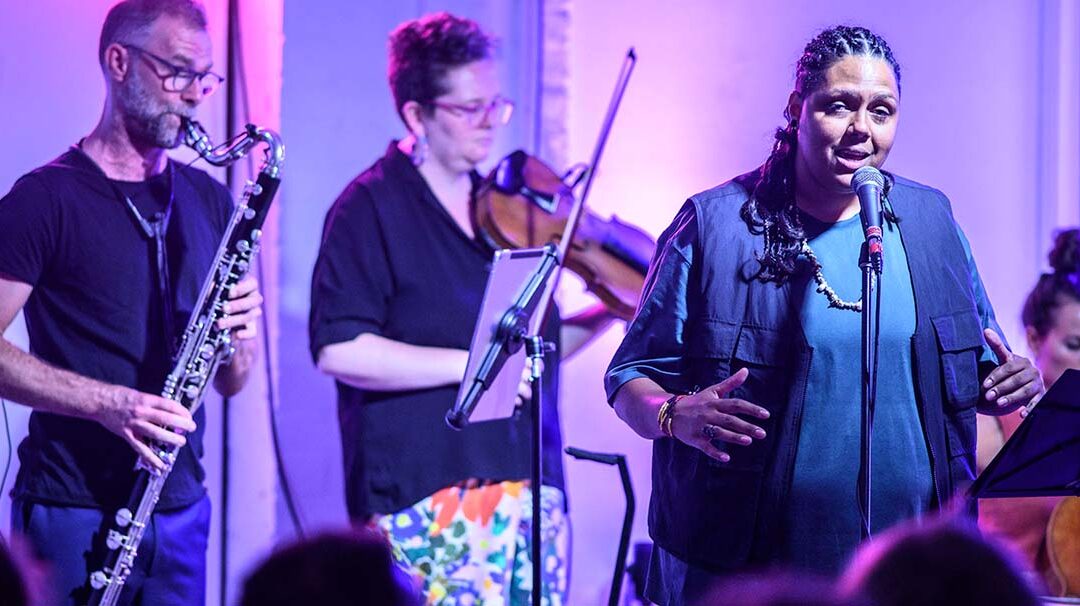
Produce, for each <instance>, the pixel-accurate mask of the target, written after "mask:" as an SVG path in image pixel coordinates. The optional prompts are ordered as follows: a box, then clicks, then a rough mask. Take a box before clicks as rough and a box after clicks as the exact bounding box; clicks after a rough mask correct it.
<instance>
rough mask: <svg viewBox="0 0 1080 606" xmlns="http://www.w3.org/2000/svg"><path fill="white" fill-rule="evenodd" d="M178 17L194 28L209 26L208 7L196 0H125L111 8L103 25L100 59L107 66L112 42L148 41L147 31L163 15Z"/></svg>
mask: <svg viewBox="0 0 1080 606" xmlns="http://www.w3.org/2000/svg"><path fill="white" fill-rule="evenodd" d="M165 16H169V17H177V18H179V19H181V20H183V21H184V22H185V23H187V24H188V25H189V26H191V27H192V28H193V29H197V30H203V31H205V30H206V10H205V9H204V8H203V6H202V4H201V3H200V2H197V1H196V0H124V1H123V2H120V3H118V4H117V5H116V6H114V7H112V8H111V9H110V10H109V14H108V15H106V16H105V23H104V24H103V25H102V26H101V38H100V40H99V41H98V62H100V63H101V66H102V69H104V68H105V49H107V48H109V45H110V44H113V43H121V44H144V43H145V41H146V35H147V32H148V31H149V30H150V26H151V25H153V23H154V21H157V20H158V19H159V18H161V17H165Z"/></svg>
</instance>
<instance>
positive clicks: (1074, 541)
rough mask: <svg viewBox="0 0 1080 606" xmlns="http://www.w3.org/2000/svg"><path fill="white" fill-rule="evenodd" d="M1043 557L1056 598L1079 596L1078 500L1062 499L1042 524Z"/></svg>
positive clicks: (1079, 509) (1079, 515)
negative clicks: (1057, 591) (1056, 587)
mask: <svg viewBox="0 0 1080 606" xmlns="http://www.w3.org/2000/svg"><path fill="white" fill-rule="evenodd" d="M1046 554H1047V556H1048V559H1049V560H1050V566H1051V569H1052V570H1053V572H1054V576H1055V577H1056V578H1057V581H1058V582H1059V583H1060V587H1061V591H1060V595H1062V596H1068V597H1080V497H1066V498H1065V499H1063V500H1062V501H1061V502H1060V503H1058V504H1057V505H1056V506H1055V507H1054V511H1053V513H1051V514H1050V521H1049V522H1048V523H1047V525H1046Z"/></svg>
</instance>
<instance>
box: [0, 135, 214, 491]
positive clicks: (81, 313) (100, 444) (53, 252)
mask: <svg viewBox="0 0 1080 606" xmlns="http://www.w3.org/2000/svg"><path fill="white" fill-rule="evenodd" d="M164 174H165V175H167V176H166V177H163V178H164V179H166V181H164V183H165V185H164V186H163V185H162V183H163V181H161V180H160V179H158V178H155V179H151V180H149V181H148V182H147V183H143V184H139V183H123V182H116V181H111V180H109V179H108V178H107V177H106V176H105V174H104V173H103V172H102V171H101V169H100V168H98V167H97V165H96V164H94V162H93V160H91V159H90V158H89V157H88V156H86V155H85V154H84V153H83V152H82V151H80V150H79V149H77V148H72V149H71V150H69V151H68V152H66V153H65V154H63V155H61V156H60V157H59V158H57V159H56V160H54V161H52V162H50V163H49V164H47V165H45V166H43V167H41V168H38V169H36V170H34V171H32V172H30V173H29V174H27V175H25V176H23V177H22V178H20V179H19V180H18V181H17V182H16V183H15V185H14V187H12V189H11V192H10V193H8V194H7V195H6V196H5V197H4V198H3V199H2V200H0V234H3V236H2V237H0V274H4V275H6V276H8V277H11V278H14V279H16V280H19V281H21V282H25V283H27V284H30V285H31V286H33V292H32V293H31V295H30V298H29V300H28V301H27V303H26V306H25V308H24V313H25V317H26V324H27V329H28V333H29V336H30V350H31V352H32V353H33V354H34V355H35V356H37V357H39V358H41V359H42V360H44V361H46V362H48V363H50V364H52V365H54V366H57V367H59V368H63V369H67V370H71V371H73V372H76V373H78V374H80V375H83V376H86V377H90V378H93V379H97V380H100V381H103V382H106V383H112V384H117V385H124V386H127V387H131V388H134V389H138V390H140V391H144V392H149V393H154V394H157V393H160V392H161V389H162V387H163V385H164V378H165V375H166V374H167V373H168V370H169V367H170V365H171V351H172V348H173V347H174V346H175V339H176V337H177V336H178V335H179V334H180V331H181V330H182V329H183V327H184V325H185V324H186V322H187V319H188V316H189V315H190V314H191V311H192V309H193V307H194V305H195V300H196V298H197V297H198V294H199V288H200V287H201V285H202V282H203V280H204V278H205V276H206V274H207V272H208V271H209V269H210V263H211V261H212V260H213V258H214V254H215V253H216V252H217V247H218V244H219V242H220V240H221V237H222V235H223V234H224V232H225V228H226V225H227V222H228V218H229V215H230V213H231V209H232V201H231V196H230V195H229V193H228V191H227V190H226V189H225V188H224V187H223V186H221V185H220V184H218V183H217V182H215V181H214V180H213V179H211V178H210V177H209V176H208V175H207V174H206V173H205V172H203V171H201V170H198V169H194V168H190V167H187V166H183V165H179V164H176V163H174V162H171V161H170V167H169V169H168V170H166V171H165V173H164ZM168 180H171V181H172V184H171V190H172V191H171V192H168V191H167V190H168ZM163 187H164V188H165V189H163ZM163 191H165V192H167V194H168V195H171V197H172V198H173V199H175V204H173V205H172V209H171V217H170V219H169V222H168V231H167V232H166V234H165V243H166V247H167V249H168V255H167V258H168V270H169V271H168V273H167V275H168V276H169V284H168V289H167V290H169V291H171V293H172V297H173V300H171V301H169V302H168V303H169V305H168V306H166V305H165V303H166V302H165V301H162V300H161V297H160V293H159V291H160V290H161V288H160V287H159V283H158V268H157V266H156V265H157V251H156V246H155V242H154V240H153V239H152V238H148V237H147V236H146V234H145V233H144V231H143V229H142V227H141V226H140V225H139V222H138V221H137V219H136V218H135V217H134V216H133V213H132V212H131V210H130V209H129V208H128V205H127V204H126V202H125V201H124V200H123V199H122V197H121V195H127V196H129V197H131V198H132V201H133V203H134V204H135V205H136V207H141V208H140V214H141V215H143V216H144V217H146V218H147V219H148V220H149V219H150V218H151V217H152V216H153V215H154V213H155V212H158V211H164V210H165V209H166V208H167V207H168V206H169V204H168V195H165V194H163ZM169 307H171V309H172V314H171V316H172V317H171V321H170V322H167V321H166V320H165V319H164V315H165V310H166V309H168V308H169ZM166 324H168V325H166ZM166 335H170V336H166ZM204 416H205V415H204V413H203V411H202V410H200V411H198V412H197V413H196V414H195V422H196V423H197V424H198V426H199V429H198V430H197V431H196V432H194V433H192V434H190V435H188V436H187V440H188V442H187V445H186V446H185V447H184V448H183V449H181V451H180V454H179V456H178V459H177V462H176V465H175V467H174V468H173V471H172V473H171V474H170V476H169V478H168V480H167V481H166V483H165V488H164V490H163V492H162V495H161V501H160V502H159V503H158V509H159V510H167V509H173V508H178V507H183V506H187V505H191V504H192V503H195V502H196V501H198V500H199V499H200V498H201V497H202V496H203V494H204V493H205V489H204V488H203V486H202V480H203V475H204V474H203V470H202V467H201V466H200V465H199V462H198V458H199V457H200V456H201V455H202V435H203V425H204ZM19 460H20V462H21V467H20V469H19V474H18V477H17V478H16V480H15V487H14V489H13V491H12V494H13V495H14V496H16V497H21V498H24V499H26V500H29V501H40V502H47V503H53V504H58V505H70V506H78V507H95V508H112V507H115V506H117V505H118V504H120V503H121V502H123V501H125V500H126V499H127V497H128V495H129V493H130V491H131V481H132V479H133V478H134V474H133V473H132V470H133V469H134V465H135V460H136V455H135V453H134V451H133V450H132V449H131V447H130V446H129V445H128V444H127V443H126V442H124V441H123V440H122V439H121V438H120V437H118V436H116V435H114V434H112V433H111V432H109V431H108V430H106V429H105V428H104V427H103V426H101V425H100V424H98V423H96V422H94V421H89V420H84V419H77V418H74V417H69V416H63V415H54V414H49V413H43V412H38V411H35V412H33V413H32V414H31V416H30V433H29V435H28V436H27V438H26V439H25V440H24V441H23V442H22V444H21V445H20V446H19Z"/></svg>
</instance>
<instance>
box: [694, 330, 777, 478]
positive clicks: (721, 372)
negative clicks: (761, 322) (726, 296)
mask: <svg viewBox="0 0 1080 606" xmlns="http://www.w3.org/2000/svg"><path fill="white" fill-rule="evenodd" d="M688 345H689V349H690V353H691V356H690V357H691V360H692V366H693V368H694V372H693V375H694V381H695V384H696V385H697V387H698V389H701V388H705V387H709V386H711V385H715V384H716V383H719V382H720V381H723V380H724V379H726V378H728V377H729V376H731V374H732V373H734V372H735V371H737V370H739V369H740V368H746V369H747V370H749V372H750V374H749V376H748V377H747V379H746V381H745V382H744V383H743V384H742V386H740V387H738V388H736V389H734V390H732V391H731V392H730V393H729V394H728V397H729V398H737V399H742V400H746V401H747V402H750V403H751V404H756V405H758V406H762V407H764V408H766V409H768V410H769V412H770V413H772V416H770V417H769V418H768V419H758V418H756V417H747V416H740V418H742V419H743V420H745V421H748V422H750V423H753V424H754V425H757V426H758V427H761V428H762V429H764V430H765V433H766V436H767V437H766V438H765V439H764V440H757V439H755V440H754V441H753V442H752V443H751V444H750V445H749V446H742V445H739V444H731V443H726V442H724V443H722V444H721V449H722V450H724V451H725V452H727V453H728V454H730V455H731V461H730V462H729V463H719V462H717V461H713V460H712V459H709V460H708V464H709V466H710V467H712V468H713V469H715V471H716V473H718V474H720V475H723V474H725V473H730V472H735V471H739V472H745V471H751V472H761V471H762V470H763V469H764V468H765V461H766V459H767V458H768V454H769V452H771V451H772V449H773V448H774V447H775V439H776V437H775V435H774V434H775V433H776V430H775V428H776V422H775V419H777V418H778V417H779V416H780V412H781V411H783V410H784V408H785V406H786V403H787V399H788V391H789V388H790V380H791V372H792V371H791V364H790V361H791V356H792V353H793V352H794V351H795V350H796V348H795V347H792V346H791V345H790V343H789V342H788V340H787V339H785V338H784V337H783V336H782V333H781V332H780V331H778V330H773V329H769V328H765V327H761V326H751V325H746V324H743V325H737V324H731V323H727V322H721V321H711V320H706V321H704V322H702V323H701V324H700V328H699V330H697V331H695V333H694V338H693V339H691V340H689V342H688Z"/></svg>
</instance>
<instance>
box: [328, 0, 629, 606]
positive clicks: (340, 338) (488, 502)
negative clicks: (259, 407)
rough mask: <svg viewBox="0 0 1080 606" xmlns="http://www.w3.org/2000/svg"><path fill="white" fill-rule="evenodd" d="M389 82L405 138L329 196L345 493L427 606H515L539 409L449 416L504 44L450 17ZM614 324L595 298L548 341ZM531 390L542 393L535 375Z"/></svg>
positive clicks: (498, 115)
mask: <svg viewBox="0 0 1080 606" xmlns="http://www.w3.org/2000/svg"><path fill="white" fill-rule="evenodd" d="M389 80H390V88H391V91H392V92H393V97H394V102H395V104H396V107H397V110H398V114H399V115H400V117H401V119H402V121H403V122H404V125H405V127H406V129H407V130H408V135H407V136H406V137H405V138H403V139H402V140H400V141H395V142H392V143H391V144H390V145H389V147H388V148H387V150H386V153H385V155H384V156H383V157H382V158H380V159H379V160H377V161H376V162H375V163H374V164H373V165H372V166H371V167H370V168H369V169H367V170H366V171H364V172H363V173H361V174H360V175H359V176H358V177H357V178H356V179H354V180H353V181H352V182H351V183H350V184H349V185H348V186H347V187H346V188H345V191H344V192H343V193H342V194H341V196H340V197H339V198H338V199H337V201H336V202H335V203H334V205H333V207H332V208H331V209H330V211H329V213H328V215H327V218H326V225H325V228H324V232H323V240H322V246H321V249H320V253H319V258H318V261H317V264H316V267H315V273H314V278H313V281H312V305H311V322H310V334H311V350H312V355H313V356H314V358H315V360H316V362H317V364H318V367H319V369H320V370H321V371H323V372H325V373H326V374H328V375H330V376H332V377H334V379H335V380H336V382H337V388H338V410H339V418H340V424H341V435H342V441H343V446H344V448H343V450H344V457H345V476H346V502H347V505H348V511H349V515H350V517H351V518H352V519H353V520H354V522H355V523H358V524H367V523H374V524H376V525H378V526H379V527H380V528H382V529H383V530H384V531H385V533H386V535H387V536H388V538H389V540H390V542H391V544H392V546H393V548H394V551H395V555H396V557H397V558H398V560H399V561H400V562H401V563H402V564H403V565H405V566H406V567H408V568H409V569H410V570H411V571H413V572H415V573H416V574H417V575H418V576H420V577H422V581H423V586H424V590H425V593H426V594H427V595H428V598H429V603H447V604H465V603H476V602H479V603H484V602H487V601H489V600H490V601H491V603H505V604H519V603H524V601H523V600H527V599H528V594H529V586H528V585H529V582H530V579H531V572H530V570H531V562H530V557H529V555H530V554H529V544H528V537H529V528H530V524H531V517H532V513H531V505H530V495H531V493H530V490H531V489H532V488H533V487H531V486H529V484H528V482H526V481H524V478H527V477H528V475H529V474H528V470H529V453H530V444H529V442H530V440H529V435H530V434H529V425H528V423H529V421H528V419H529V415H528V414H518V415H515V416H514V417H513V418H511V419H507V420H500V421H490V422H484V423H477V424H474V425H470V426H468V427H467V428H466V429H465V430H464V431H461V432H455V431H453V430H451V429H449V428H448V427H447V425H446V423H445V421H444V415H445V414H446V412H447V410H449V408H450V407H451V405H452V404H453V402H454V399H455V396H456V394H457V389H458V384H459V383H460V382H461V381H462V378H463V376H464V374H465V366H466V361H467V354H468V352H467V348H468V346H469V343H470V339H471V335H472V331H473V327H474V325H475V323H476V319H477V315H478V314H479V311H480V303H481V299H482V296H483V291H484V286H485V283H486V280H487V276H488V272H489V267H490V263H491V259H492V253H493V250H492V249H491V248H490V247H489V246H488V245H487V244H485V243H484V242H485V240H484V239H483V238H482V237H481V234H478V233H476V231H475V230H474V228H473V223H472V221H471V220H470V205H471V203H472V200H473V196H474V194H475V192H476V190H477V188H478V186H479V184H480V178H479V175H478V173H477V172H476V167H477V166H478V165H479V164H480V163H481V162H483V161H485V160H486V159H487V158H488V154H489V152H490V150H491V146H492V142H493V139H494V137H495V134H496V132H497V130H498V127H499V126H501V125H503V124H505V123H506V122H507V121H508V120H509V119H510V116H511V114H512V112H513V104H512V103H511V102H510V101H509V100H508V99H506V98H504V97H503V96H502V95H501V93H500V88H499V82H498V79H497V77H496V70H495V63H494V61H493V60H492V40H491V38H489V37H488V35H487V34H485V33H484V32H483V31H481V29H480V28H479V27H478V26H477V24H476V23H474V22H472V21H469V20H467V19H461V18H458V17H455V16H452V15H449V14H446V13H439V14H434V15H429V16H426V17H423V18H421V19H417V20H414V21H409V22H406V23H404V24H402V25H400V26H399V27H398V28H397V29H396V30H394V32H393V33H392V34H391V36H390V67H389ZM610 320H611V316H610V314H608V313H607V312H606V311H604V310H603V308H602V307H595V308H591V309H589V310H586V311H585V312H583V313H581V314H579V315H577V316H575V317H573V318H568V319H566V320H565V321H563V322H561V324H560V321H559V318H558V314H557V312H553V313H552V314H550V315H549V317H548V320H547V322H546V328H545V332H546V333H547V334H545V335H544V336H545V339H547V340H549V341H550V342H553V343H557V344H558V353H556V354H554V355H556V356H558V355H561V357H563V358H565V357H567V356H568V355H570V354H572V353H573V352H575V351H577V350H578V349H580V348H581V347H582V346H584V345H585V344H586V343H587V342H588V340H589V339H590V338H591V337H592V336H593V335H595V334H596V333H597V332H598V331H599V330H601V329H602V328H603V327H605V326H606V325H607V324H608V323H609V322H610ZM544 372H545V378H544V381H543V384H544V387H545V394H544V397H543V402H544V407H545V409H544V411H543V418H544V438H545V440H544V441H545V445H544V446H545V453H546V454H545V460H544V478H543V486H542V488H541V493H542V495H541V496H542V501H543V510H542V512H541V516H540V517H541V519H542V523H543V528H544V529H545V542H544V550H545V553H544V558H545V566H544V575H545V576H544V587H543V593H544V597H545V603H550V604H561V603H565V598H566V589H567V587H566V584H567V564H568V560H567V557H568V549H569V540H570V528H569V525H568V522H567V520H566V517H565V497H564V493H563V485H564V484H563V476H562V463H561V444H560V431H559V419H558V410H557V407H556V405H555V402H556V397H557V393H558V375H559V364H558V359H557V358H551V357H549V359H548V363H547V364H545V370H544ZM519 403H520V404H521V405H522V406H524V407H527V406H530V405H531V402H530V401H529V391H528V388H527V386H526V384H525V383H524V382H523V384H522V389H521V395H520V396H519Z"/></svg>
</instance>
